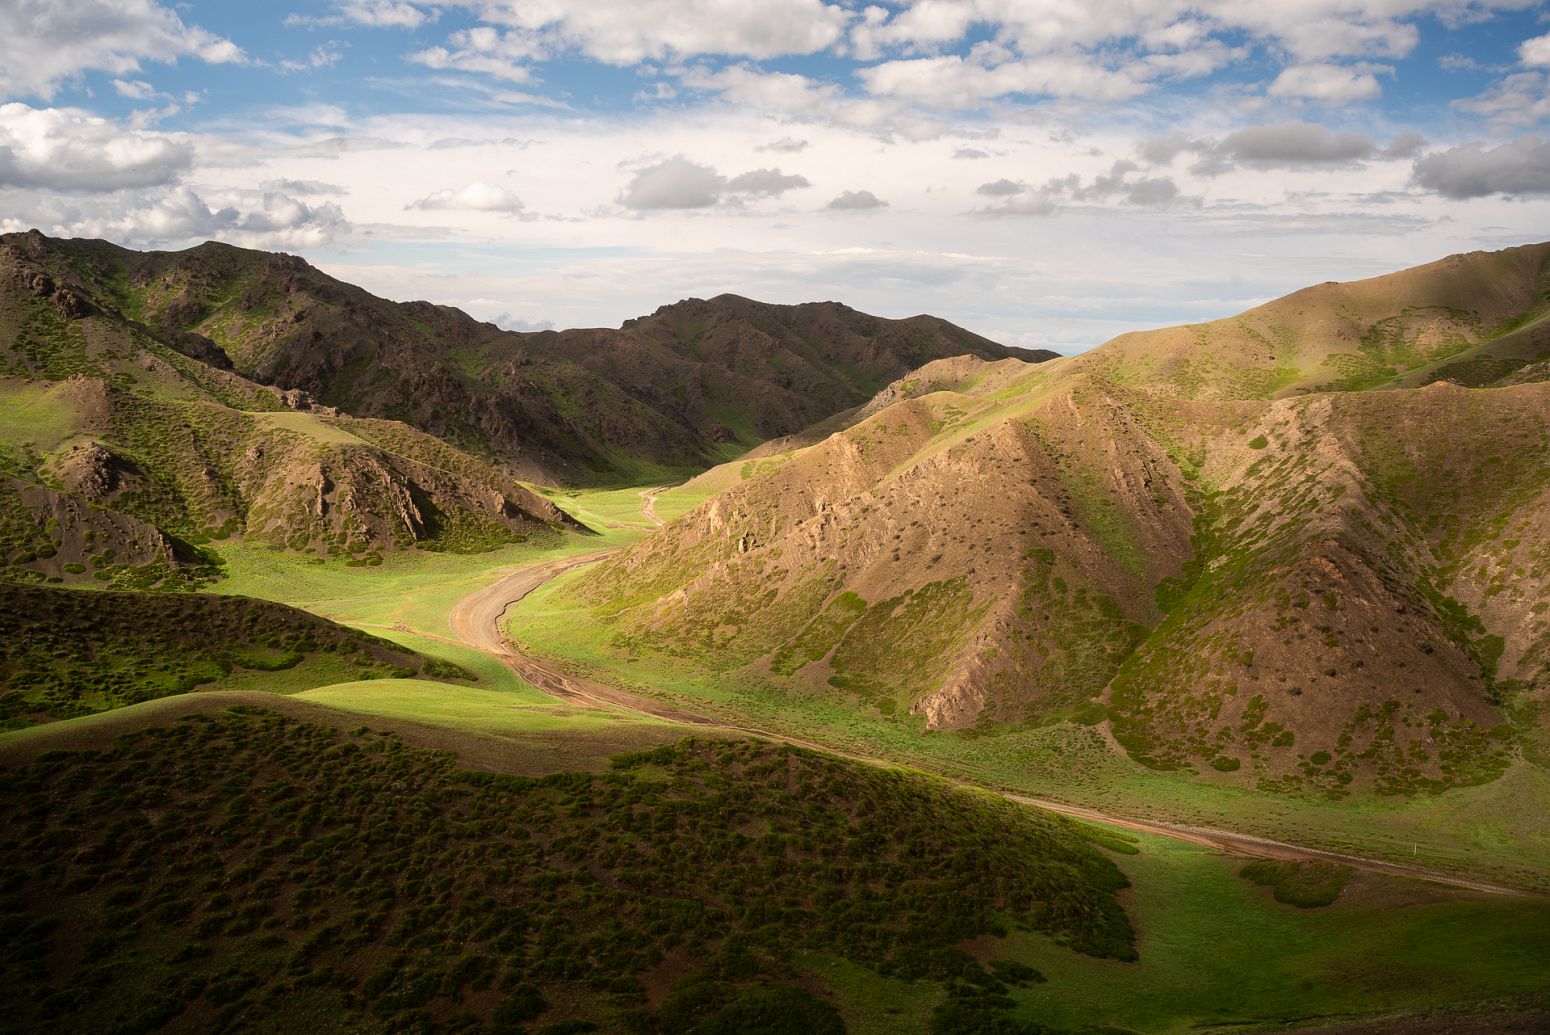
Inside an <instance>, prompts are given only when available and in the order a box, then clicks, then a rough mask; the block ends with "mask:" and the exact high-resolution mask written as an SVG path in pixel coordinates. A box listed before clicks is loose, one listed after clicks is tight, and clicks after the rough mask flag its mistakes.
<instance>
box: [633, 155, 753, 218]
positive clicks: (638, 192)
mask: <svg viewBox="0 0 1550 1035" xmlns="http://www.w3.org/2000/svg"><path fill="white" fill-rule="evenodd" d="M725 186H726V177H724V176H722V175H721V174H720V173H718V172H717V171H716V170H715V169H712V168H711V167H710V166H708V165H700V164H699V163H698V162H691V161H689V159H687V158H685V157H684V156H683V155H677V156H675V157H673V158H669V159H667V160H666V161H664V162H658V163H657V164H656V165H648V166H647V167H646V168H644V169H640V170H637V171H636V173H635V175H634V176H633V177H631V179H630V183H629V186H628V187H626V188H625V189H624V193H623V194H621V195H620V196H619V201H620V202H621V203H623V205H624V207H625V208H633V209H635V210H637V211H649V210H652V209H675V208H676V209H684V208H710V207H711V206H712V205H714V204H715V203H716V202H717V201H720V200H721V191H722V189H723V188H724V187H725Z"/></svg>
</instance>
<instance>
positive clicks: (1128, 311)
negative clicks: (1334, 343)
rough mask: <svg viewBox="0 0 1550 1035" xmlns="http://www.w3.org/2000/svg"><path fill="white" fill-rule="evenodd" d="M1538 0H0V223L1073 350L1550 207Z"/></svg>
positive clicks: (453, 287) (1513, 238)
mask: <svg viewBox="0 0 1550 1035" xmlns="http://www.w3.org/2000/svg"><path fill="white" fill-rule="evenodd" d="M1547 123H1550V3H1543V2H1542V3H1531V2H1523V0H1500V2H1496V0H1469V2H1456V0H1449V2H1433V0H1372V2H1367V3H1356V2H1351V0H1204V2H1195V3H1187V2H1178V0H1103V2H1097V0H907V2H898V3H881V2H878V3H869V2H865V0H860V2H848V0H833V2H826V0H509V2H493V0H491V2H483V0H448V2H420V0H319V2H313V3H304V2H296V3H290V2H287V0H270V2H266V3H253V4H232V3H229V2H213V0H212V2H206V0H194V2H187V3H175V4H165V3H157V2H155V0H0V230H4V231H16V230H26V229H29V228H33V227H36V228H38V229H40V230H42V231H43V232H45V233H48V234H51V235H55V236H66V237H101V238H106V239H108V240H111V241H115V242H117V243H119V244H123V245H126V246H129V247H134V248H157V249H179V248H186V247H190V246H192V245H195V244H198V243H200V242H202V241H204V240H207V239H213V240H221V241H226V242H229V243H232V244H238V245H243V246H248V247H256V248H266V249H274V250H283V251H288V252H293V253H295V254H298V255H301V256H303V257H304V258H306V259H307V260H309V261H310V262H312V263H313V264H315V265H317V266H318V267H320V268H321V269H323V270H325V271H327V272H328V273H330V274H332V275H334V276H337V277H340V278H341V279H344V280H348V281H351V282H353V283H357V284H360V285H361V286H363V287H365V288H367V289H369V290H371V291H373V292H375V293H377V294H380V295H384V296H386V297H389V298H394V299H398V300H410V299H420V298H423V299H428V300H430V301H433V302H438V303H443V304H448V305H456V306H459V307H461V308H463V309H465V310H467V311H469V312H470V313H472V314H473V315H475V316H477V317H479V318H480V319H485V320H491V321H493V322H496V323H499V324H500V325H501V326H504V327H508V328H511V329H517V330H528V329H537V328H544V327H570V326H617V325H618V324H619V323H621V322H622V321H624V320H625V319H628V318H630V317H634V316H639V315H642V314H645V313H649V312H651V311H653V310H654V309H656V308H657V307H658V306H661V305H664V304H668V303H671V302H674V301H677V300H679V299H681V298H686V297H691V296H697V297H710V296H713V295H716V294H719V293H722V292H734V293H737V294H742V295H747V296H749V297H752V298H757V299H761V300H764V301H768V302H781V303H795V302H806V301H818V300H823V299H834V300H837V301H841V302H844V303H846V304H848V305H851V306H854V307H855V308H857V309H861V310H864V311H867V312H871V313H875V314H877V315H881V316H888V317H902V316H908V315H913V314H915V313H920V312H929V313H932V314H935V315H938V316H941V317H944V318H946V319H949V320H952V321H953V322H955V323H958V324H960V325H962V326H964V327H967V328H969V329H970V330H973V331H976V332H978V333H980V334H984V335H986V336H988V337H991V338H995V339H997V340H999V341H1002V342H1005V343H1007V344H1014V345H1023V346H1028V347H1048V348H1053V349H1056V350H1057V351H1061V352H1067V353H1070V352H1077V351H1081V350H1082V349H1085V348H1089V347H1091V346H1093V345H1096V344H1098V343H1100V342H1102V341H1104V340H1106V339H1108V338H1110V337H1112V336H1113V335H1115V334H1118V333H1121V332H1124V331H1127V330H1135V329H1139V328H1146V327H1155V326H1163V325H1168V324H1175V323H1186V322H1195V321H1200V320H1206V319H1213V318H1216V317H1221V316H1227V315H1231V314H1233V313H1236V312H1239V311H1241V310H1243V309H1246V308H1249V307H1251V306H1253V305H1255V304H1258V303H1260V302H1263V301H1266V300H1268V299H1270V298H1274V297H1277V296H1279V295H1282V294H1285V293H1287V292H1289V291H1292V290H1295V289H1297V288H1299V287H1304V286H1306V285H1308V284H1310V283H1317V282H1320V281H1325V280H1348V279H1355V278H1358V277H1365V276H1373V275H1377V274H1380V273H1384V272H1388V271H1391V270H1395V269H1401V268H1405V267H1408V266H1413V265H1417V264H1419V263H1423V262H1427V261H1431V260H1433V259H1437V258H1441V257H1443V256H1445V255H1448V254H1452V253H1454V252H1460V251H1471V250H1476V249H1495V248H1503V247H1508V246H1511V245H1515V244H1525V243H1530V242H1535V241H1541V240H1545V239H1550V139H1547V135H1546V134H1547V132H1550V126H1547Z"/></svg>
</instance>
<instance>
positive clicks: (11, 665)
mask: <svg viewBox="0 0 1550 1035" xmlns="http://www.w3.org/2000/svg"><path fill="white" fill-rule="evenodd" d="M420 673H424V674H425V675H427V676H429V677H432V678H435V677H442V678H452V679H458V678H463V679H471V678H473V677H472V676H471V675H470V674H469V673H467V672H464V671H463V670H461V669H460V668H459V667H458V666H456V665H454V664H449V663H447V662H444V661H438V660H435V659H432V658H427V657H424V656H422V655H419V654H416V653H415V652H413V651H409V650H405V649H403V648H400V647H398V646H397V645H395V644H392V643H389V642H387V641H385V640H381V639H378V638H377V637H375V636H370V635H367V634H366V633H363V632H359V631H357V630H354V629H347V628H345V627H344V626H340V625H335V624H334V623H332V622H328V621H325V620H323V619H321V618H317V617H315V616H313V615H310V614H308V613H306V612H305V611H300V610H297V609H296V608H292V607H286V606H284V605H282V604H274V603H269V602H267V601H261V600H252V599H247V598H240V597H211V596H203V595H197V596H196V595H192V594H179V595H175V596H172V595H166V594H157V595H152V594H145V593H114V592H89V591H80V590H69V589H54V588H45V587H40V586H17V585H6V584H0V728H16V727H21V726H25V725H28V724H30V723H33V722H37V721H50V720H58V719H68V718H72V717H75V716H79V715H90V714H93V713H96V712H101V711H107V710H109V709H113V708H119V707H122V706H124V705H128V704H135V703H137V702H140V701H149V700H154V699H156V698H160V697H170V696H174V695H177V694H185V693H188V692H190V691H192V690H194V689H196V688H203V689H220V690H234V689H243V688H248V687H253V688H258V689H263V690H267V691H270V692H276V693H285V692H295V691H298V690H306V689H310V688H312V687H318V686H326V685H328V684H331V683H341V682H346V681H349V680H358V679H377V678H384V677H399V678H402V677H406V676H412V675H416V674H420Z"/></svg>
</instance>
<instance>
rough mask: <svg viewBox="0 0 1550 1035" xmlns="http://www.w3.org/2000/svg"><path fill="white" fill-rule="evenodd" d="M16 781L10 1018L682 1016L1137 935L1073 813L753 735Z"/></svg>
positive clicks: (7, 953)
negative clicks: (470, 765)
mask: <svg viewBox="0 0 1550 1035" xmlns="http://www.w3.org/2000/svg"><path fill="white" fill-rule="evenodd" d="M130 770H132V771H134V772H135V773H136V779H134V780H126V779H123V778H122V777H123V774H124V773H125V772H126V771H130ZM10 778H11V784H12V787H13V791H14V792H15V793H14V794H13V795H11V796H8V798H7V807H6V810H5V815H4V819H3V825H4V826H5V828H6V831H7V832H6V836H5V837H4V838H3V839H0V841H3V843H4V844H6V845H7V848H6V849H5V855H6V863H7V866H6V869H7V872H8V873H9V875H10V876H9V878H8V881H7V884H6V886H5V888H4V891H3V895H4V904H3V906H0V912H3V914H4V916H5V922H6V926H7V930H8V933H10V934H11V935H12V937H11V938H9V939H8V941H7V943H6V946H5V948H4V950H3V955H0V968H3V971H4V972H5V980H6V983H7V985H8V986H9V987H13V988H17V987H27V988H28V989H29V990H30V994H29V995H28V996H27V997H26V998H25V1000H23V1001H21V1002H16V1003H13V1004H12V1006H13V1013H12V1017H13V1019H17V1020H22V1021H23V1023H28V1024H36V1023H38V1022H40V1021H42V1020H43V1019H45V1018H47V1019H48V1020H49V1021H51V1022H52V1023H54V1024H62V1025H64V1026H69V1027H89V1028H104V1027H109V1026H115V1027H116V1026H118V1025H122V1024H125V1023H126V1022H132V1021H136V1020H137V1021H138V1023H139V1024H140V1025H141V1026H147V1027H149V1026H155V1025H154V1024H147V1023H146V1022H147V1021H148V1020H149V1019H150V1018H151V1017H153V1016H154V1017H158V1018H160V1019H161V1020H162V1021H165V1020H168V1019H170V1018H172V1017H179V1016H181V1018H182V1020H181V1022H180V1023H181V1024H183V1025H189V1026H196V1027H204V1026H208V1025H209V1024H211V1022H212V1021H214V1022H216V1023H218V1024H226V1023H236V1024H239V1025H247V1024H253V1023H257V1022H259V1021H260V1018H262V1019H263V1023H266V1024H278V1025H279V1026H280V1027H288V1028H295V1027H297V1026H301V1025H306V1026H309V1027H311V1026H313V1025H315V1024H318V1023H322V1024H324V1025H326V1026H328V1027H330V1028H332V1027H335V1026H351V1027H360V1028H364V1029H367V1030H380V1029H382V1028H384V1027H394V1028H401V1027H402V1026H404V1025H405V1024H409V1025H411V1026H417V1025H423V1024H425V1023H426V1022H427V1021H429V1022H431V1023H435V1022H437V1021H439V1022H442V1023H446V1022H448V1021H449V1020H451V1019H452V1018H453V1017H454V1015H456V1014H459V1013H461V1012H463V1011H468V1012H471V1013H472V1014H473V1016H474V1017H476V1018H479V1019H482V1020H485V1021H489V1020H491V1019H495V1020H497V1021H500V1020H501V1019H502V1015H498V1014H497V1013H496V1011H497V1010H501V1009H502V1008H503V1007H504V1017H505V1019H506V1022H507V1023H509V1022H510V1021H519V1022H520V1021H526V1020H529V1019H531V1018H536V1017H538V1016H540V1015H541V1016H543V1018H544V1020H546V1021H558V1020H563V1019H566V1018H576V1017H582V1018H588V1019H592V1020H594V1021H598V1022H602V1023H604V1024H605V1025H606V1027H607V1030H618V1029H619V1028H620V1026H621V1022H623V1021H624V1020H625V1018H626V1017H627V1016H633V1017H634V1018H635V1020H634V1022H633V1024H632V1025H631V1027H632V1029H633V1030H640V1031H648V1032H649V1031H656V1030H663V1031H682V1030H684V1028H685V1027H686V1025H684V1024H682V1023H681V1020H680V1019H672V1015H671V1014H670V1013H669V1012H668V1011H669V1009H670V1008H671V1007H674V1006H675V1005H676V1007H677V1008H678V1009H679V1010H680V1011H681V1012H683V1013H687V1014H689V1015H691V1016H692V1015H693V1014H694V1013H695V1012H696V1011H695V1010H694V1009H693V1008H691V1006H690V1005H689V1002H690V1000H689V995H688V993H689V992H690V991H691V990H692V991H694V992H695V996H696V998H698V999H701V1000H706V999H708V1000H711V1002H710V1003H709V1004H708V1006H706V1008H705V1009H704V1011H703V1012H705V1013H715V1012H716V1011H717V1010H718V1008H721V1002H726V1001H730V1000H734V999H736V998H738V997H739V996H740V995H742V994H744V993H745V992H747V990H748V989H749V988H750V987H755V988H756V987H758V986H760V985H762V984H764V983H765V982H768V981H772V980H773V981H777V982H782V983H785V982H793V983H796V984H799V985H807V986H808V987H813V984H812V982H811V979H809V980H806V981H804V980H803V972H802V970H801V969H800V964H799V963H798V962H797V961H798V959H799V958H800V957H802V956H804V955H809V954H813V953H818V954H823V955H831V956H837V957H840V958H843V959H846V960H848V961H850V962H851V963H853V964H859V965H861V966H862V967H866V968H869V969H871V970H874V971H881V972H886V973H890V974H892V975H895V976H896V977H898V978H902V979H906V980H911V981H926V982H931V983H936V984H937V985H938V986H940V985H941V984H942V983H947V982H951V983H954V984H958V985H961V986H962V987H964V988H973V987H976V986H986V985H989V984H991V979H990V977H989V975H988V973H987V971H986V970H985V969H984V968H983V967H982V966H981V964H980V963H978V962H976V960H975V959H974V958H973V957H971V956H970V955H968V954H966V953H965V952H964V951H963V950H962V949H961V948H959V945H960V944H961V943H963V942H964V941H965V940H968V939H973V938H976V937H978V936H980V935H983V934H987V933H989V932H991V931H992V930H996V929H999V928H1002V927H1003V926H1013V925H1015V926H1017V927H1018V928H1022V929H1028V930H1040V931H1044V932H1046V933H1049V934H1050V935H1052V936H1055V937H1056V938H1058V939H1059V940H1060V941H1061V942H1062V943H1064V944H1067V945H1069V946H1071V947H1072V948H1076V949H1079V950H1081V951H1085V952H1091V953H1099V954H1104V953H1117V954H1120V955H1126V954H1129V952H1130V949H1129V943H1130V930H1129V927H1128V924H1127V923H1126V922H1125V920H1124V918H1123V914H1122V913H1121V912H1120V911H1119V909H1118V906H1117V904H1116V903H1115V902H1114V899H1113V893H1114V891H1115V890H1116V889H1117V888H1119V887H1122V886H1123V884H1124V878H1123V877H1122V876H1121V874H1120V873H1119V871H1118V869H1117V868H1116V867H1115V866H1114V865H1113V864H1112V863H1111V862H1109V861H1107V860H1106V859H1104V858H1103V857H1102V856H1101V855H1100V854H1099V853H1098V852H1097V851H1096V850H1095V849H1093V848H1092V847H1091V846H1090V845H1089V844H1087V843H1086V842H1085V840H1084V839H1083V837H1082V835H1081V834H1080V833H1078V832H1077V830H1076V828H1074V827H1073V826H1071V825H1070V824H1068V823H1066V822H1065V821H1062V820H1059V819H1056V818H1049V817H1044V816H1040V815H1037V814H1035V813H1031V812H1029V811H1027V810H1022V809H1018V808H1016V807H1013V806H1009V805H1007V804H1006V803H1004V802H1002V801H999V800H997V799H991V798H986V797H980V796H976V795H973V794H970V793H966V792H962V791H958V790H955V789H952V788H949V787H946V786H944V785H941V784H939V783H936V782H935V781H931V780H929V779H926V778H923V777H919V776H914V775H910V774H906V773H902V772H888V771H881V770H874V769H870V768H868V767H864V766H855V765H852V764H849V763H844V762H840V761H836V760H833V759H828V758H825V757H823V756H817V755H811V754H807V753H803V752H797V751H793V750H791V749H788V748H782V747H774V746H770V745H763V744H755V743H748V742H742V743H724V742H723V743H715V742H711V743H704V742H687V743H685V744H683V745H680V746H678V747H675V748H663V749H659V750H657V751H654V752H651V753H648V754H646V755H637V756H634V757H633V758H631V759H630V760H628V761H624V762H621V763H619V764H618V765H617V766H616V767H615V769H614V771H613V772H612V773H608V774H603V775H598V776H584V775H580V774H563V773H562V774H557V775H556V776H554V777H550V778H547V779H539V780H533V779H521V778H513V777H494V778H491V777H488V776H483V775H480V774H475V775H466V774H460V773H458V772H456V771H454V770H453V768H452V766H451V762H450V759H449V758H448V757H447V756H446V755H445V754H439V753H431V752H423V751H415V750H412V749H407V748H403V747H401V746H400V745H399V744H397V743H396V741H395V740H394V739H392V738H383V737H380V736H377V735H373V734H369V733H367V732H366V731H365V730H364V728H363V729H361V730H357V731H355V732H354V733H352V734H341V733H339V732H337V731H334V730H328V729H324V728H320V727H316V726H309V725H305V724H299V723H296V722H294V721H291V720H286V719H283V718H280V717H278V716H272V715H268V714H266V713H263V712H258V711H249V712H247V713H244V714H231V713H227V714H226V715H222V716H217V717H215V718H213V719H210V718H206V719H204V720H203V721H197V722H193V721H185V722H180V723H176V724H174V725H173V726H171V727H162V728H156V729H152V730H148V731H146V732H144V733H141V734H138V735H135V736H132V737H129V738H125V739H123V740H121V741H119V742H118V743H117V744H116V745H115V746H114V748H113V749H112V750H111V751H109V752H106V753H97V754H93V753H75V754H53V755H47V756H43V757H41V758H38V759H37V760H35V761H33V762H31V763H30V764H27V765H25V766H23V767H22V768H19V769H14V770H12V772H11V774H10ZM384 784H391V785H393V786H395V787H397V788H399V789H400V791H401V792H408V793H395V794H391V795H384V794H381V793H380V789H381V787H382V786H383V785H384ZM169 804H176V806H177V807H176V808H167V806H168V805H169ZM45 806H46V807H45ZM142 815H143V816H144V822H138V823H137V822H132V821H130V819H131V817H138V816H142ZM61 849H63V850H64V852H65V856H66V857H67V858H68V859H69V860H70V861H69V862H68V863H67V864H64V865H61V864H60V863H59V861H58V860H59V859H60V858H61V856H60V851H61ZM643 858H645V859H649V860H651V864H650V865H649V866H643V865H642V860H643ZM454 875H455V876H454ZM87 904H89V908H86V909H82V908H81V907H82V906H83V905H87ZM82 946H85V949H84V952H83V951H82V949H81V947H82ZM1062 951H1067V952H1069V951H1071V949H1070V948H1068V949H1065V950H1062ZM55 953H57V954H55ZM44 959H50V960H51V962H52V963H53V965H54V967H55V968H56V969H55V970H54V972H53V976H51V974H50V971H49V969H47V968H43V967H41V966H40V963H41V962H42V961H43V960H44ZM701 975H702V976H703V979H704V980H702V981H700V982H698V983H696V984H691V983H692V982H693V979H694V978H695V977H696V976H701ZM667 989H671V991H669V992H668V995H667V1001H666V1002H665V1003H664V1002H663V998H662V992H663V991H664V990H667ZM815 990H817V991H819V992H820V994H822V993H823V992H824V991H825V990H824V989H822V987H821V986H818V987H817V988H816V989H815ZM648 996H649V998H648ZM717 1000H720V1002H717ZM796 1001H801V997H797V999H796ZM524 1008H525V1012H526V1014H527V1016H519V1014H521V1013H523V1012H524ZM986 1009H987V1010H988V1011H989V1012H990V1013H992V1014H996V1013H1000V1012H1003V1011H1000V1010H997V1009H995V1008H994V1007H993V1006H989V1005H987V1007H986ZM820 1012H821V1011H820ZM24 1019H25V1020H24Z"/></svg>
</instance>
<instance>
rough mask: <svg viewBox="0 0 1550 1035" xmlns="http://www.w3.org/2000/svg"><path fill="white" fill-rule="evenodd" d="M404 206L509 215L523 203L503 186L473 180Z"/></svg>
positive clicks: (433, 193)
mask: <svg viewBox="0 0 1550 1035" xmlns="http://www.w3.org/2000/svg"><path fill="white" fill-rule="evenodd" d="M404 207H405V208H412V209H421V210H424V211H427V212H434V211H444V212H450V211H458V212H504V213H506V214H508V215H511V214H515V213H518V212H521V211H522V208H523V205H522V199H521V198H519V197H517V196H516V195H515V194H513V193H512V192H511V191H509V190H507V189H506V188H505V187H498V186H495V185H492V184H489V183H483V182H480V181H475V182H474V183H470V184H468V185H467V186H463V187H458V188H456V189H453V188H450V187H448V188H443V189H441V190H438V191H433V192H431V193H430V194H427V195H426V196H425V197H423V198H420V199H419V200H418V201H411V202H410V203H409V204H408V205H406V206H404Z"/></svg>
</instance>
